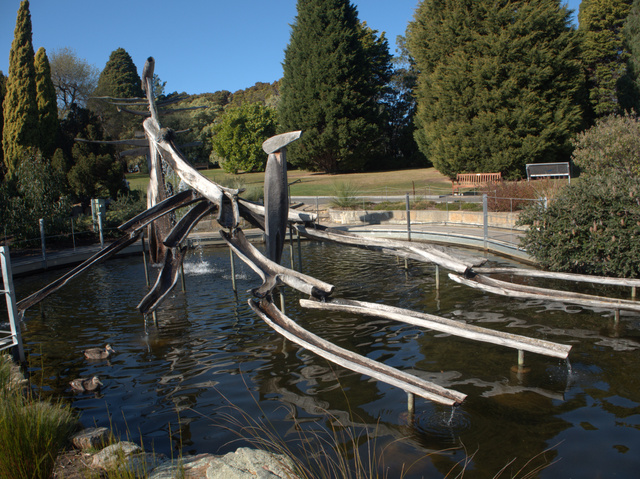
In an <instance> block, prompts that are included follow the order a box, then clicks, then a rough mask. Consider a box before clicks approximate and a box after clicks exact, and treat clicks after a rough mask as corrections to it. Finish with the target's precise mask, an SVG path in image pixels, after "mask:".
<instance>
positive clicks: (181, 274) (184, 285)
mask: <svg viewBox="0 0 640 479" xmlns="http://www.w3.org/2000/svg"><path fill="white" fill-rule="evenodd" d="M180 282H181V285H182V292H183V293H186V292H187V284H186V283H185V279H184V264H180Z"/></svg>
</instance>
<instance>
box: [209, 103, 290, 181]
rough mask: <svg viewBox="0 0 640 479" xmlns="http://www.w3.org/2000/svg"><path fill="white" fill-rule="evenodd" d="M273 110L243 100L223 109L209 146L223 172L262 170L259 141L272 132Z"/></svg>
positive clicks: (261, 154) (274, 129) (274, 122)
mask: <svg viewBox="0 0 640 479" xmlns="http://www.w3.org/2000/svg"><path fill="white" fill-rule="evenodd" d="M276 124H277V120H276V112H275V110H273V108H269V107H267V106H264V105H263V104H261V103H244V104H243V105H242V106H241V107H239V108H233V109H230V110H229V111H227V112H226V114H225V115H224V116H223V117H222V119H221V121H220V123H218V124H217V125H216V127H215V133H216V134H215V136H214V137H213V140H212V141H213V150H214V151H215V152H216V154H217V155H218V157H219V158H220V163H221V166H222V169H223V170H224V171H226V172H227V173H234V174H235V173H237V172H238V171H239V170H244V171H264V168H265V164H266V161H267V154H266V153H265V152H264V151H263V150H262V143H263V142H264V141H265V140H266V139H268V138H269V137H271V136H273V135H275V133H276Z"/></svg>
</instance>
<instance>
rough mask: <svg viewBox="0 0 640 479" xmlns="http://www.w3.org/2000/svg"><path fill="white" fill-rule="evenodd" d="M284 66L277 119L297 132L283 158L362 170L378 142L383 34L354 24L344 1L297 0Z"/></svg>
mask: <svg viewBox="0 0 640 479" xmlns="http://www.w3.org/2000/svg"><path fill="white" fill-rule="evenodd" d="M385 48H386V53H385ZM372 55H373V56H372ZM283 67H284V77H283V79H282V85H281V94H282V99H281V102H280V105H279V120H280V124H281V127H282V129H283V130H285V131H291V130H303V132H304V134H303V138H302V140H300V141H298V142H296V143H294V144H293V145H292V148H291V149H290V154H289V159H290V161H291V162H292V163H293V164H295V165H298V166H300V167H304V168H309V169H312V170H321V171H327V172H337V171H354V170H362V169H363V168H364V167H365V165H366V163H367V160H368V159H369V158H371V157H372V156H373V155H375V154H376V152H377V151H379V150H380V148H381V145H380V134H381V118H380V115H379V101H380V98H381V94H382V90H383V88H384V84H386V81H387V80H388V78H385V76H387V75H388V72H389V56H388V46H387V45H386V40H385V39H384V38H377V36H376V35H375V32H373V31H371V30H370V29H367V28H366V27H364V26H363V25H361V24H360V22H359V21H358V14H357V10H356V8H355V6H354V5H352V4H351V2H349V1H348V0H299V1H298V4H297V16H296V20H295V22H294V24H293V26H292V31H291V38H290V41H289V45H288V46H287V48H286V50H285V60H284V65H283Z"/></svg>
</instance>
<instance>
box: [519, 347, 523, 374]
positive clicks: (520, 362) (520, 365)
mask: <svg viewBox="0 0 640 479" xmlns="http://www.w3.org/2000/svg"><path fill="white" fill-rule="evenodd" d="M523 367H524V351H523V350H522V349H518V369H519V370H521V369H522V368H523Z"/></svg>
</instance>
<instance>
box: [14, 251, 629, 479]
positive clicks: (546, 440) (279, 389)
mask: <svg viewBox="0 0 640 479" xmlns="http://www.w3.org/2000/svg"><path fill="white" fill-rule="evenodd" d="M288 252H289V250H288V248H285V254H284V258H283V264H285V265H288V264H289V257H288ZM466 253H467V254H469V251H466ZM471 254H474V255H482V253H478V252H472V253H471ZM489 261H490V264H492V265H512V266H519V265H517V264H516V263H514V262H512V261H510V260H505V259H501V258H498V257H495V256H489ZM296 263H297V259H296ZM235 264H236V274H237V275H238V280H237V284H238V294H237V296H236V295H234V293H233V291H232V289H231V279H230V274H231V269H230V262H229V252H228V249H225V248H206V249H204V250H203V249H197V250H194V251H192V252H190V254H189V256H188V258H187V260H186V264H185V271H186V275H185V276H186V292H182V291H181V288H180V283H179V284H178V286H177V287H176V289H175V290H174V292H172V293H171V294H170V296H169V297H168V298H167V300H165V302H164V304H163V306H162V307H161V309H160V310H159V311H158V314H157V322H154V321H153V319H152V318H146V319H145V318H143V317H142V316H141V315H140V314H139V313H138V312H137V310H136V305H137V304H138V302H139V300H140V299H141V298H142V297H143V295H144V294H145V291H146V290H147V287H146V284H145V279H144V269H143V263H142V259H141V257H140V256H132V257H127V258H122V259H116V260H112V261H109V262H107V263H105V264H102V265H99V266H97V267H94V268H93V269H91V270H90V271H88V272H87V273H85V274H84V275H83V276H82V277H80V278H79V279H77V280H75V281H74V282H72V283H70V284H69V285H67V286H66V287H64V288H62V289H61V290H60V291H58V292H57V293H55V294H54V295H52V296H50V297H49V298H48V299H47V300H45V301H44V302H43V303H42V305H41V306H35V307H34V308H33V309H32V310H30V311H28V313H27V317H26V323H25V327H24V329H23V338H24V342H25V350H26V352H27V354H28V361H29V370H30V374H31V381H32V384H33V387H34V388H36V389H38V390H39V391H41V392H42V394H44V395H45V396H51V397H55V398H63V399H64V400H66V401H69V402H70V403H71V404H72V405H73V406H74V407H75V408H77V409H78V410H79V412H80V413H81V415H82V416H81V418H82V422H83V424H84V425H85V426H93V425H97V426H107V427H111V428H113V429H114V430H115V431H116V432H117V433H119V434H120V435H121V436H123V437H125V436H127V435H128V436H129V437H130V438H131V439H132V440H134V441H136V442H143V443H144V446H145V448H146V449H147V450H154V451H156V452H161V453H164V454H167V455H170V456H173V457H176V456H177V455H178V454H180V453H182V454H195V453H202V452H210V453H216V454H223V453H226V452H229V451H232V450H235V449H236V448H237V447H240V446H246V445H250V438H251V434H250V433H249V432H248V431H244V432H243V431H241V430H240V429H241V428H240V426H239V425H238V423H236V422H235V421H239V424H245V425H251V424H252V421H258V422H260V424H261V426H260V430H259V432H258V434H259V435H262V436H265V435H267V434H275V435H277V436H278V437H280V438H281V440H282V441H284V442H285V443H287V445H288V446H289V447H290V448H291V450H292V451H294V452H295V453H296V454H299V455H302V454H306V455H310V454H311V453H312V452H317V451H318V449H319V448H320V446H319V444H318V441H317V439H318V437H319V436H320V435H322V434H324V433H323V432H322V431H331V430H332V428H333V430H334V431H336V432H335V435H336V440H337V441H339V442H340V441H344V442H346V443H347V444H346V446H345V447H346V449H347V451H349V455H350V457H351V455H352V452H353V451H352V449H353V447H358V448H359V451H360V452H361V454H362V455H363V456H364V457H365V458H366V457H367V454H368V451H373V453H374V454H375V455H376V456H378V455H380V457H381V458H382V459H380V461H379V466H380V470H381V471H383V472H385V471H386V473H387V474H388V477H400V474H401V473H402V471H403V470H402V467H403V464H404V473H405V474H406V475H405V476H404V477H408V478H419V477H429V478H438V477H445V476H446V475H447V474H449V473H450V471H457V472H459V471H461V470H462V467H465V468H466V472H465V477H470V478H487V477H494V476H496V475H497V474H499V473H500V471H501V469H502V468H503V467H506V470H505V473H504V477H512V476H515V475H518V471H520V470H521V468H522V470H523V472H522V473H520V474H519V477H523V476H524V472H528V471H531V470H533V469H535V467H536V466H538V465H541V464H547V466H546V467H545V468H544V469H542V470H541V471H540V472H538V473H537V475H535V476H534V477H542V478H555V477H562V478H567V477H590V478H595V477H608V478H610V477H635V476H636V474H637V471H638V470H639V469H640V379H639V378H640V351H639V349H640V314H636V313H625V312H622V314H621V320H620V323H619V324H618V325H616V324H615V323H614V313H613V311H608V310H595V309H588V308H583V307H578V306H571V305H563V304H561V303H559V302H557V303H556V302H552V303H545V302H541V301H534V300H516V299H508V298H503V297H498V296H495V295H491V294H489V293H483V292H481V291H476V290H472V289H469V288H467V287H465V286H462V285H459V284H457V283H455V282H452V281H450V280H449V279H448V278H447V276H446V274H445V271H444V270H442V269H441V277H440V288H439V289H436V282H435V278H434V273H435V267H434V266H433V265H430V264H421V263H417V262H414V261H410V262H409V268H408V270H404V269H403V266H404V263H403V262H401V263H399V262H398V261H397V259H396V258H394V257H392V256H385V255H382V254H380V253H377V252H371V251H364V250H358V249H352V248H346V247H341V246H335V245H327V244H321V243H314V242H305V243H303V245H302V271H303V272H305V273H308V274H312V275H313V276H315V277H316V278H319V279H322V280H324V281H326V282H329V283H332V284H334V285H335V286H336V292H335V293H334V297H341V298H348V299H359V300H365V301H373V302H383V303H385V304H390V305H394V306H398V307H402V308H408V309H414V310H417V311H423V312H427V313H433V314H438V315H440V316H444V317H447V318H452V319H456V320H460V321H465V322H467V323H470V324H475V325H478V326H483V327H487V328H492V329H496V330H501V331H507V332H510V333H516V334H522V335H527V336H531V337H536V338H543V339H546V340H551V341H555V342H559V343H565V344H570V345H572V346H573V349H572V351H571V353H570V355H569V360H570V362H565V361H564V360H562V361H560V360H557V359H553V358H547V357H544V356H539V355H535V354H526V355H525V362H526V365H527V367H529V368H530V369H531V370H530V372H529V373H527V374H526V375H524V376H521V377H517V375H516V374H514V373H513V372H512V369H511V368H512V366H514V365H515V364H516V362H517V352H516V351H514V350H511V349H508V348H503V347H499V346H495V345H490V344H486V343H475V342H471V341H469V340H466V339H460V338H455V337H452V336H449V335H446V334H442V333H437V332H431V331H426V330H422V329H420V328H417V327H414V326H410V325H404V324H401V323H396V322H393V321H389V320H384V319H378V318H373V317H364V316H355V315H349V314H345V313H333V312H332V313H328V312H316V311H310V310H305V309H303V308H301V307H300V306H299V305H298V303H297V302H298V299H299V297H300V295H299V294H297V293H296V292H294V291H292V290H289V289H286V290H285V297H286V313H287V315H288V316H289V317H291V318H293V319H295V320H296V321H298V322H299V324H301V325H302V326H303V327H305V328H307V329H309V330H310V331H312V332H314V333H316V334H318V335H320V336H321V337H323V338H325V339H327V340H330V341H333V342H334V343H336V344H338V345H340V346H342V347H344V348H347V349H350V350H353V351H355V352H358V353H360V354H363V355H366V356H367V357H369V358H372V359H376V360H378V361H381V362H384V363H385V364H388V365H390V366H394V367H397V368H399V369H403V370H406V371H409V372H411V373H413V374H416V375H418V376H420V377H422V378H425V379H428V380H431V381H434V382H436V383H437V384H440V385H442V386H445V387H448V388H452V389H455V390H458V391H460V392H463V393H465V394H467V395H468V397H467V399H466V400H465V401H464V403H463V404H462V405H461V406H459V407H457V408H451V407H445V406H441V405H438V404H434V403H431V402H428V401H426V400H423V399H421V398H416V417H415V422H414V423H413V424H411V423H409V422H408V421H407V412H406V410H407V396H406V394H405V393H404V392H403V391H401V390H399V389H397V388H395V387H391V386H388V385H386V384H384V383H381V382H378V381H373V380H371V379H370V378H368V377H365V376H362V375H360V374H356V373H353V372H351V371H348V370H344V369H342V368H340V367H337V366H334V365H332V364H330V363H328V362H327V361H326V360H324V359H322V358H320V357H318V356H316V355H315V354H313V353H311V352H308V351H306V350H304V349H301V348H299V347H298V346H296V345H295V344H292V343H290V342H288V341H286V340H284V339H283V338H281V337H280V336H279V335H278V334H277V333H275V332H274V331H273V330H271V329H270V328H269V327H268V326H267V325H266V324H265V323H263V322H262V321H261V320H260V319H259V318H258V317H256V316H255V315H254V314H253V312H252V311H251V310H250V308H249V306H248V304H247V300H248V299H249V298H250V294H249V293H248V292H247V291H248V290H249V289H250V288H253V287H256V286H258V285H259V284H260V280H259V278H258V277H257V276H256V275H255V274H254V273H253V272H252V271H251V270H250V269H249V268H248V267H247V266H246V265H244V264H243V263H241V262H240V261H239V260H238V259H237V258H236V261H235ZM60 274H61V272H60V271H54V272H48V273H44V274H41V275H38V276H31V277H25V278H18V279H16V281H15V285H16V290H17V297H18V298H19V299H20V298H23V297H25V296H26V295H28V294H30V293H31V292H33V291H35V290H37V289H39V288H41V287H42V286H44V285H46V284H48V283H49V282H50V281H51V280H53V279H55V278H56V277H58V276H59V275H60ZM545 285H546V286H550V287H553V286H557V285H555V284H552V283H551V282H548V281H547V282H546V283H545ZM583 290H588V291H589V292H591V293H595V294H619V295H626V296H627V297H628V295H629V291H628V290H626V291H615V290H606V291H605V290H604V289H603V288H602V287H583ZM107 343H110V344H111V345H113V347H114V348H115V349H116V351H117V354H116V355H115V356H113V357H112V358H111V359H110V360H108V361H93V362H89V361H87V360H85V359H84V358H83V355H82V351H83V350H84V349H86V348H88V347H98V346H104V345H105V344H107ZM93 375H97V376H99V377H100V378H101V380H102V382H103V383H104V387H103V388H102V390H101V391H100V392H99V393H97V394H95V393H85V394H73V393H72V392H71V391H70V389H69V386H68V382H69V381H70V380H71V379H74V378H77V377H87V376H93ZM232 418H233V419H232ZM350 434H352V435H354V436H355V439H354V441H349V440H348V438H349V435H350ZM323 437H325V436H323ZM327 437H331V434H330V433H329V434H328V436H327ZM325 439H326V437H325ZM329 440H331V439H329ZM354 444H356V445H357V446H354ZM303 450H304V451H306V452H301V451H303ZM549 464H550V465H549ZM407 468H408V472H407ZM452 476H455V474H452V475H450V476H449V477H452Z"/></svg>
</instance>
